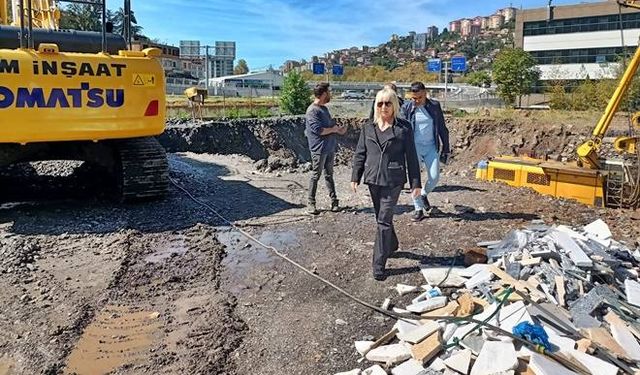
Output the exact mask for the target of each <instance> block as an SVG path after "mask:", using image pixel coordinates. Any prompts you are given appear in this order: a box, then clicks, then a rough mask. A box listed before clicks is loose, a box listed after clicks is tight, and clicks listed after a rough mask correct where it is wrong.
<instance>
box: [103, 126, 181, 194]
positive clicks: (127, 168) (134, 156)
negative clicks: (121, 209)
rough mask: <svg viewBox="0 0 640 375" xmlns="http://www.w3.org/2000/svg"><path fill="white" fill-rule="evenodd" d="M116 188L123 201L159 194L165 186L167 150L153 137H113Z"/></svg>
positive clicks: (167, 166)
mask: <svg viewBox="0 0 640 375" xmlns="http://www.w3.org/2000/svg"><path fill="white" fill-rule="evenodd" d="M115 149H116V158H117V161H118V162H119V163H118V164H119V171H118V174H119V176H118V179H119V184H118V188H119V192H120V199H121V200H122V201H124V202H134V201H140V200H150V199H157V198H161V197H163V196H164V195H165V194H166V193H167V189H168V187H169V164H168V162H167V154H166V152H165V150H164V148H163V147H162V146H161V145H160V143H159V142H158V141H157V140H156V139H155V138H153V137H145V138H132V139H125V140H119V141H115Z"/></svg>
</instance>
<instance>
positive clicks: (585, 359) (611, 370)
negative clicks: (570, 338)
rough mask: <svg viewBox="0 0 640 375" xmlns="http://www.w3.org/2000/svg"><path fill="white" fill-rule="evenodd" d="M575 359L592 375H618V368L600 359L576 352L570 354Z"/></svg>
mask: <svg viewBox="0 0 640 375" xmlns="http://www.w3.org/2000/svg"><path fill="white" fill-rule="evenodd" d="M569 354H570V355H571V356H572V357H573V358H575V359H576V360H577V361H578V362H580V363H581V364H582V365H583V366H584V367H585V368H586V369H588V370H589V372H590V373H591V374H592V375H616V374H618V367H617V366H614V365H612V364H610V363H607V362H605V361H603V360H601V359H600V358H597V357H594V356H592V355H589V354H586V353H583V352H580V351H578V350H574V351H572V352H570V353H569Z"/></svg>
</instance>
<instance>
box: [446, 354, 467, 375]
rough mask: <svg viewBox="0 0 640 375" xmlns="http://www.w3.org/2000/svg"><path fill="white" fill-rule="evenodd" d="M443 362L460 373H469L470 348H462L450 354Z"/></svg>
mask: <svg viewBox="0 0 640 375" xmlns="http://www.w3.org/2000/svg"><path fill="white" fill-rule="evenodd" d="M444 364H445V365H446V366H447V367H449V368H450V369H452V370H454V371H457V372H459V373H461V374H467V373H469V365H471V350H469V349H464V350H461V351H459V352H457V353H454V354H453V355H451V357H449V358H447V359H445V361H444Z"/></svg>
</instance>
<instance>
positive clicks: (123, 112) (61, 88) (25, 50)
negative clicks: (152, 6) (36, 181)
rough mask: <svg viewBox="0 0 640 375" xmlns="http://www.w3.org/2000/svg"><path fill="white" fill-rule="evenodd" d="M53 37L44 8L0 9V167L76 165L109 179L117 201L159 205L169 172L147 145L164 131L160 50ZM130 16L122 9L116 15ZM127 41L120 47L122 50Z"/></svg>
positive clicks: (114, 38) (52, 14)
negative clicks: (97, 168) (62, 162)
mask: <svg viewBox="0 0 640 375" xmlns="http://www.w3.org/2000/svg"><path fill="white" fill-rule="evenodd" d="M73 3H82V4H92V5H99V6H100V8H101V10H102V12H101V18H102V23H101V24H102V30H101V32H88V31H74V30H64V31H61V30H59V19H60V10H59V8H58V6H57V4H58V2H57V1H53V0H39V1H35V0H11V10H12V20H13V21H12V23H13V24H12V25H9V17H8V15H7V4H6V0H0V9H2V10H0V21H1V22H2V25H0V167H2V166H8V165H12V164H16V163H24V162H31V161H39V160H81V161H84V162H86V163H90V164H94V165H98V166H100V167H101V168H102V169H103V170H105V171H106V173H108V174H109V175H110V177H112V179H111V181H113V183H114V184H113V185H114V187H115V191H116V192H117V196H118V197H119V198H120V199H122V200H124V201H134V200H139V199H147V198H158V197H161V196H163V195H164V194H165V192H166V190H167V188H168V163H167V157H166V153H165V151H164V149H163V148H162V147H161V146H160V144H159V143H158V141H157V139H156V138H155V136H157V135H159V134H161V133H162V132H163V131H164V127H165V86H164V70H163V68H162V65H161V63H160V61H159V59H158V57H159V55H160V50H159V49H155V48H148V49H145V50H143V51H131V50H128V49H127V45H128V44H130V39H131V35H130V31H128V30H130V29H129V28H128V27H127V30H125V35H124V36H120V35H115V34H111V33H108V31H109V30H108V28H109V27H108V25H107V22H106V2H105V1H104V0H94V1H86V0H73ZM127 12H130V6H129V1H128V0H127V1H125V13H127ZM128 42H129V43H128Z"/></svg>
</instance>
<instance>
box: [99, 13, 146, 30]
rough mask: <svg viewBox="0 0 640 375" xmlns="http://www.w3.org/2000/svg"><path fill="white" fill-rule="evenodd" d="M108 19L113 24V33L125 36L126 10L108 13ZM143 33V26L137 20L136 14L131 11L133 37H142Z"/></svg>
mask: <svg viewBox="0 0 640 375" xmlns="http://www.w3.org/2000/svg"><path fill="white" fill-rule="evenodd" d="M110 13H111V16H110V17H109V14H110ZM107 19H108V20H109V21H111V22H113V32H114V33H116V34H119V35H123V36H124V29H125V27H126V20H125V15H124V9H123V8H119V9H118V10H116V11H115V12H112V11H107ZM141 32H142V26H139V25H138V20H136V15H135V12H134V11H133V10H132V11H131V36H137V35H140V33H141Z"/></svg>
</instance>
